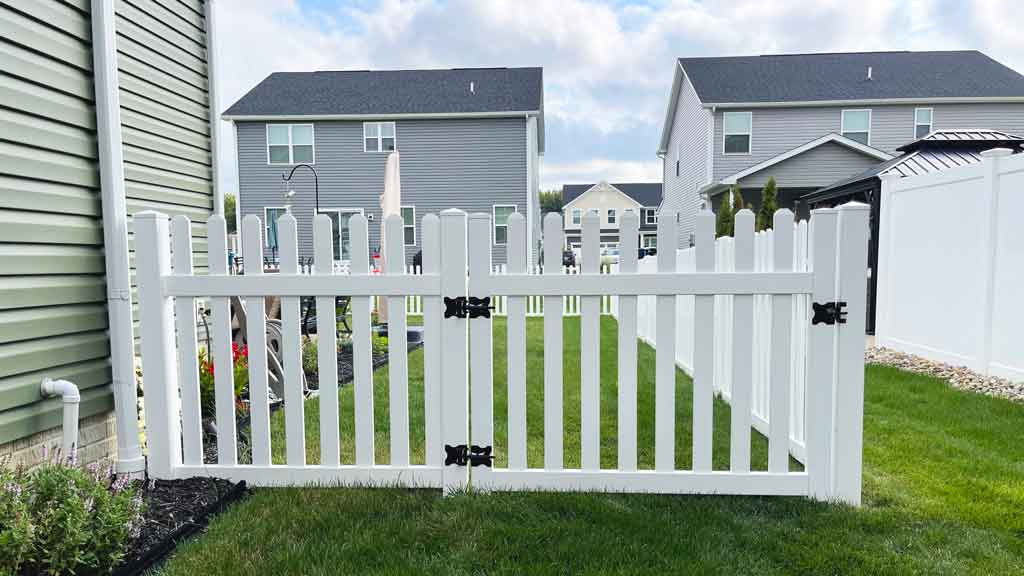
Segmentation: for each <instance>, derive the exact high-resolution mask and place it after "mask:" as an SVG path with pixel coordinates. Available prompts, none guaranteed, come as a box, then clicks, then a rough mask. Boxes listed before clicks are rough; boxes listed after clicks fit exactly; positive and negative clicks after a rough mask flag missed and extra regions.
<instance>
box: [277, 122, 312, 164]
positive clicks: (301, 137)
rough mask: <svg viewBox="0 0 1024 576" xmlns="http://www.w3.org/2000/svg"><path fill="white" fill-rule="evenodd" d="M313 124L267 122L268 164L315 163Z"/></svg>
mask: <svg viewBox="0 0 1024 576" xmlns="http://www.w3.org/2000/svg"><path fill="white" fill-rule="evenodd" d="M315 157H316V153H315V152H314V149H313V125H312V124H267V164H313V163H314V159H315Z"/></svg>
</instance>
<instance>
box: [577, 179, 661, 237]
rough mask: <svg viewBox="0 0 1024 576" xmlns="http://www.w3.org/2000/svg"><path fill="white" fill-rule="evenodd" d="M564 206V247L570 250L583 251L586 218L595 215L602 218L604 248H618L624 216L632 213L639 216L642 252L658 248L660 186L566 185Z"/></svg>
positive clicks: (602, 183)
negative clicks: (588, 214) (580, 248)
mask: <svg viewBox="0 0 1024 576" xmlns="http://www.w3.org/2000/svg"><path fill="white" fill-rule="evenodd" d="M562 202H563V208H562V216H563V218H564V219H565V223H564V229H565V243H566V246H568V247H570V248H579V247H580V244H581V243H582V233H583V230H582V223H583V215H584V214H587V213H589V212H593V211H596V212H597V213H598V214H599V215H600V217H601V246H602V247H608V246H618V245H619V225H620V223H621V222H622V215H623V214H624V213H625V212H627V211H630V210H632V211H634V212H637V213H638V214H639V215H640V241H639V243H638V244H637V245H638V246H640V247H641V248H657V247H658V206H660V205H661V183H660V182H624V183H616V184H609V183H608V182H599V183H597V184H566V185H564V186H562Z"/></svg>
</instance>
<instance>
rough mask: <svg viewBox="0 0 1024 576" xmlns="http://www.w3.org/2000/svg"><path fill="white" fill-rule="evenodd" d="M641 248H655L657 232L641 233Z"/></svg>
mask: <svg viewBox="0 0 1024 576" xmlns="http://www.w3.org/2000/svg"><path fill="white" fill-rule="evenodd" d="M641 247H642V248H657V247H658V235H657V234H644V235H643V246H641Z"/></svg>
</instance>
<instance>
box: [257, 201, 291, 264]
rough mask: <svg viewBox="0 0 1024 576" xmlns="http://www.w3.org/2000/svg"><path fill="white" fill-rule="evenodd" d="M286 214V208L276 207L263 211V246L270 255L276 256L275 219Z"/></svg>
mask: <svg viewBox="0 0 1024 576" xmlns="http://www.w3.org/2000/svg"><path fill="white" fill-rule="evenodd" d="M287 213H288V209H287V208H281V207H277V206H274V207H270V206H268V207H266V208H264V209H263V245H264V246H265V247H266V248H267V250H268V251H269V252H270V253H271V254H272V255H276V254H277V246H278V243H277V219H278V218H280V217H281V216H284V215H285V214H287Z"/></svg>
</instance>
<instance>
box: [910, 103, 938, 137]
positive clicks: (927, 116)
mask: <svg viewBox="0 0 1024 576" xmlns="http://www.w3.org/2000/svg"><path fill="white" fill-rule="evenodd" d="M933 114H934V111H933V110H932V109H931V108H914V139H918V138H924V137H925V136H927V135H928V134H930V133H931V131H932V115H933Z"/></svg>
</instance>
